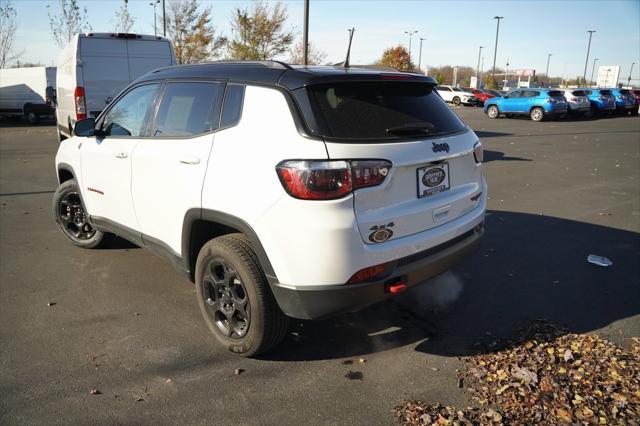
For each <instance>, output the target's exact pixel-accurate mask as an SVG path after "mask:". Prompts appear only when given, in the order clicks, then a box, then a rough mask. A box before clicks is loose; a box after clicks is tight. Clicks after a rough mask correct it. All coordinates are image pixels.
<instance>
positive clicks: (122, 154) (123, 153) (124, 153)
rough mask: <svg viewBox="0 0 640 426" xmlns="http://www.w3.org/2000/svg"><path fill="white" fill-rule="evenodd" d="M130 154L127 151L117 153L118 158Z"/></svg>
mask: <svg viewBox="0 0 640 426" xmlns="http://www.w3.org/2000/svg"><path fill="white" fill-rule="evenodd" d="M128 156H129V154H127V153H126V152H119V153H117V154H116V158H127V157H128Z"/></svg>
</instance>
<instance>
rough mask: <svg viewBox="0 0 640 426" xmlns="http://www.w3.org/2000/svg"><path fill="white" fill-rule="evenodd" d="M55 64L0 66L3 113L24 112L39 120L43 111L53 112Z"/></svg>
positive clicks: (19, 114)
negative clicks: (19, 66)
mask: <svg viewBox="0 0 640 426" xmlns="http://www.w3.org/2000/svg"><path fill="white" fill-rule="evenodd" d="M55 87H56V68H55V67H26V68H7V69H2V70H0V116H4V117H6V116H24V117H25V118H26V119H27V121H28V122H29V123H31V124H36V123H37V122H38V121H39V120H40V117H41V116H43V115H51V116H53V114H54V109H53V89H54V88H55Z"/></svg>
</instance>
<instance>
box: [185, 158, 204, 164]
mask: <svg viewBox="0 0 640 426" xmlns="http://www.w3.org/2000/svg"><path fill="white" fill-rule="evenodd" d="M180 162H181V163H182V164H200V159H199V158H198V157H185V158H181V159H180Z"/></svg>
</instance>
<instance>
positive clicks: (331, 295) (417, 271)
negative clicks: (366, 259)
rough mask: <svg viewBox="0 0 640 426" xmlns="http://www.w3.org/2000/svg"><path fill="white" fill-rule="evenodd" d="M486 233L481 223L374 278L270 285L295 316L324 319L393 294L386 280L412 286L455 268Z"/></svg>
mask: <svg viewBox="0 0 640 426" xmlns="http://www.w3.org/2000/svg"><path fill="white" fill-rule="evenodd" d="M483 234H484V225H483V223H481V224H480V225H477V226H475V227H474V228H472V229H470V230H467V231H465V232H464V233H462V234H460V235H458V236H457V237H454V238H453V239H451V240H449V241H447V242H444V243H442V244H440V245H438V246H435V247H432V248H430V249H428V250H424V251H422V252H418V253H415V254H412V255H410V256H406V257H404V258H401V259H398V260H397V261H396V266H395V269H394V270H393V272H392V273H391V274H390V275H389V276H387V277H386V278H384V279H381V280H378V281H375V282H369V283H363V284H345V285H338V286H314V287H309V286H303V287H297V288H296V287H290V286H284V285H281V284H274V285H272V286H271V289H272V290H273V294H274V296H275V298H276V300H277V302H278V305H279V306H280V308H281V309H282V310H283V311H284V313H285V314H287V315H288V316H291V317H294V318H299V319H322V318H326V317H330V316H333V315H337V314H341V313H345V312H353V311H357V310H360V309H362V308H365V307H367V306H369V305H373V304H375V303H378V302H381V301H383V300H385V299H387V298H389V297H391V296H393V295H392V294H390V293H388V292H386V291H385V285H386V284H391V283H396V282H398V281H402V282H403V283H406V284H407V285H408V286H409V287H413V286H415V285H419V284H422V283H424V282H425V281H427V280H429V279H430V278H433V277H435V276H436V275H439V274H441V273H442V272H445V271H447V270H448V269H450V268H452V267H453V266H455V265H456V264H457V263H459V262H460V261H461V260H463V259H464V258H465V257H467V256H468V255H470V254H471V253H473V252H474V251H475V250H476V249H477V247H478V245H479V243H480V238H481V237H482V235H483Z"/></svg>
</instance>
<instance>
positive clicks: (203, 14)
mask: <svg viewBox="0 0 640 426" xmlns="http://www.w3.org/2000/svg"><path fill="white" fill-rule="evenodd" d="M211 14H212V9H211V7H206V8H204V10H202V11H200V3H199V2H198V0H173V1H172V2H171V3H170V4H169V10H168V11H167V33H168V36H169V38H170V39H171V41H172V42H173V47H174V49H175V53H176V61H177V62H178V63H179V64H191V63H196V62H203V61H208V60H211V59H215V58H217V57H219V56H220V55H221V54H222V50H223V48H224V46H226V44H227V39H226V38H225V37H223V36H221V35H217V34H216V29H215V27H214V26H213V24H211ZM160 22H162V19H160Z"/></svg>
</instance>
